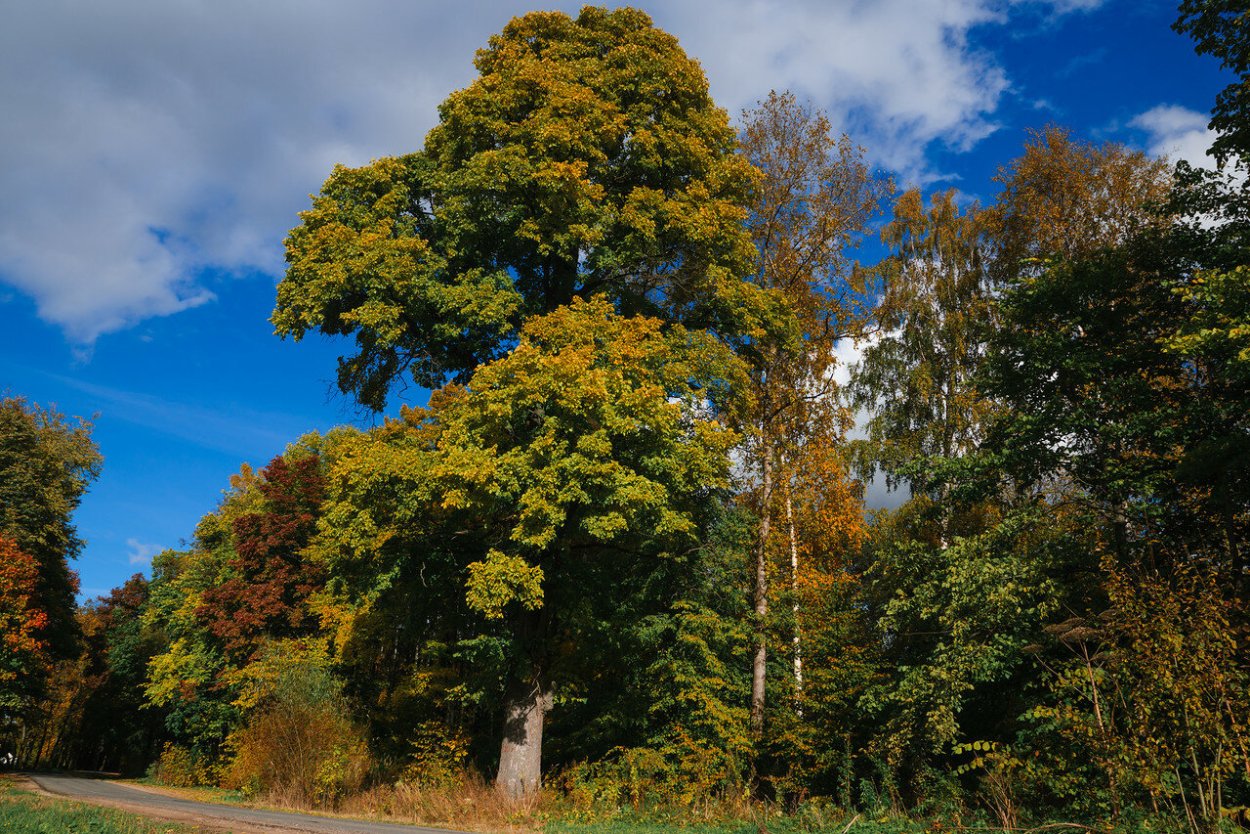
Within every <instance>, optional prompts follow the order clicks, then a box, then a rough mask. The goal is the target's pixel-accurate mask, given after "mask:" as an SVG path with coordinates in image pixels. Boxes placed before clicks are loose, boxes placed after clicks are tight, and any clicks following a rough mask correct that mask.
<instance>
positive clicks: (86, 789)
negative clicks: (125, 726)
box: [28, 774, 455, 834]
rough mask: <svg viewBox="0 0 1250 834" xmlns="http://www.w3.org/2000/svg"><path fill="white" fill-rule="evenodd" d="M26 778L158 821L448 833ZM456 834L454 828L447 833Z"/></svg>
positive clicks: (357, 832) (325, 833)
mask: <svg viewBox="0 0 1250 834" xmlns="http://www.w3.org/2000/svg"><path fill="white" fill-rule="evenodd" d="M28 778H29V779H30V780H31V781H32V782H34V783H35V784H36V785H38V786H39V787H40V788H43V790H45V791H47V792H48V793H52V794H57V795H58V796H64V797H67V798H69V799H76V800H78V801H80V802H87V803H90V804H92V805H108V806H111V807H114V808H121V809H124V810H126V811H130V812H132V813H136V814H143V815H144V816H148V817H157V818H159V819H167V820H177V821H178V822H185V823H191V824H195V825H205V826H210V827H213V828H221V829H226V830H231V831H238V832H273V834H278V832H288V831H306V832H315V834H404V833H405V832H406V834H449V832H448V831H446V830H443V829H438V828H422V827H420V826H417V825H398V824H395V823H387V822H367V821H364V820H347V819H337V818H334V817H319V816H314V815H312V814H293V813H287V812H285V811H262V810H259V809H256V808H238V807H235V806H232V805H214V804H212V803H210V802H196V801H194V800H191V799H182V798H179V797H173V796H167V795H165V794H161V793H154V792H151V791H145V790H142V789H140V788H135V787H131V786H129V785H121V784H118V783H116V782H110V781H108V780H107V779H88V778H84V777H81V776H66V775H61V774H58V775H55V776H53V775H48V774H30V775H28ZM451 834H455V832H451Z"/></svg>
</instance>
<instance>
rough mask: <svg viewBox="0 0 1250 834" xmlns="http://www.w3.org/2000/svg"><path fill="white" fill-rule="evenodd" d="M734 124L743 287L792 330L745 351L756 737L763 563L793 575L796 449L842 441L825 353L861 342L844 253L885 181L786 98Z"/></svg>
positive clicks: (864, 311) (763, 629)
mask: <svg viewBox="0 0 1250 834" xmlns="http://www.w3.org/2000/svg"><path fill="white" fill-rule="evenodd" d="M743 119H744V122H745V128H744V130H743V134H742V138H741V144H742V151H741V152H742V154H743V156H744V157H745V158H746V159H747V160H748V161H750V162H751V164H752V165H754V166H755V167H756V168H758V169H759V171H760V180H759V181H758V183H757V184H756V187H755V190H754V192H753V194H752V201H751V211H750V215H749V217H748V219H747V228H748V229H749V230H750V232H751V237H752V240H753V241H754V243H755V248H756V266H755V271H754V273H753V274H752V280H753V282H754V283H755V284H756V285H757V286H758V287H760V288H762V289H765V290H768V291H769V292H771V293H774V294H776V295H777V296H778V297H779V299H780V300H781V301H782V302H783V303H785V304H786V305H787V306H788V307H789V309H790V310H791V311H792V313H793V317H794V323H795V326H794V330H793V331H791V332H790V333H789V334H786V335H787V336H788V338H783V339H777V338H774V339H772V340H761V341H757V342H755V343H753V344H752V345H750V346H749V348H748V349H747V350H746V351H745V354H746V355H747V356H748V357H749V358H750V360H751V383H752V389H753V392H754V404H755V407H754V409H753V411H752V412H751V413H750V415H749V418H748V419H749V421H750V442H749V444H748V453H749V461H750V464H751V467H752V469H753V471H754V478H755V480H756V483H755V484H754V488H753V495H752V503H753V506H754V508H755V511H756V513H757V515H758V516H759V535H758V540H757V544H756V548H755V565H754V582H753V585H754V609H755V652H754V657H753V660H752V677H751V681H752V683H751V724H752V728H753V730H754V732H755V733H756V734H757V736H758V735H759V734H760V733H761V732H762V731H763V727H764V713H765V686H766V672H767V666H768V645H767V631H768V628H767V626H768V619H769V612H768V606H769V583H770V573H771V572H772V571H773V570H774V568H773V567H772V566H771V562H772V561H773V557H772V556H771V555H770V554H771V553H772V552H774V551H775V550H777V549H778V547H779V545H780V546H781V548H782V549H783V550H784V552H787V553H788V554H789V560H788V561H789V562H790V570H791V575H792V577H793V576H795V575H797V571H798V564H797V562H798V553H799V548H798V542H797V538H796V536H797V533H796V529H795V523H794V510H793V503H794V499H793V485H792V482H793V481H794V480H795V479H796V478H798V477H801V473H800V470H801V469H802V467H803V466H804V457H803V455H802V454H801V452H800V449H801V448H802V447H803V445H804V444H805V443H807V442H809V441H811V440H813V439H816V438H825V437H828V436H833V437H840V436H841V435H842V434H843V432H844V430H845V428H846V424H847V419H848V418H847V415H846V414H845V413H844V412H843V410H842V406H841V404H840V403H839V400H838V398H837V393H836V390H835V388H836V386H835V384H834V382H833V373H832V371H833V367H834V363H835V362H836V354H835V351H834V348H835V346H836V345H837V343H838V341H839V340H841V339H845V338H852V337H854V336H857V335H859V334H860V333H861V331H862V329H863V327H864V326H865V324H866V322H867V321H868V298H867V295H866V292H865V287H864V286H863V284H862V282H861V281H860V280H859V278H860V275H859V273H858V272H857V271H856V270H855V269H854V264H853V263H852V262H851V261H850V259H849V258H848V256H847V250H848V249H849V248H850V247H851V246H853V245H854V244H855V243H856V242H857V241H858V239H859V237H860V236H861V235H862V234H863V232H864V230H865V229H866V227H867V225H868V223H869V222H870V220H871V219H872V218H873V217H874V216H875V214H876V212H877V209H878V203H879V201H880V200H881V198H882V197H883V196H884V194H885V193H886V192H887V191H888V189H889V183H888V181H887V180H886V179H884V178H882V177H880V176H878V175H875V174H874V173H873V172H872V170H871V169H870V168H869V167H868V165H867V164H866V163H865V161H864V158H863V150H862V149H861V148H859V147H857V146H856V145H854V144H853V143H852V142H851V140H850V139H849V138H847V137H846V136H845V135H842V136H836V135H835V134H834V132H833V128H832V125H831V124H830V123H829V119H828V118H827V117H826V116H825V115H824V114H823V113H820V112H818V111H816V110H813V109H812V108H811V107H808V106H805V105H803V104H801V103H800V102H799V101H798V99H797V98H796V97H795V95H794V94H793V93H789V92H785V93H778V92H776V91H774V92H772V93H770V94H769V96H768V98H766V99H765V100H764V101H762V102H760V105H759V107H758V108H757V109H755V110H751V111H748V112H746V113H745V114H744V115H743ZM782 507H784V512H783V513H782V517H781V518H780V519H777V518H776V515H777V512H778V510H779V509H780V508H782ZM778 521H779V522H780V523H777V522H778ZM796 599H797V597H796ZM797 639H798V636H797V632H796V634H795V640H796V641H797ZM793 647H794V652H795V653H794V658H793V660H794V670H795V676H796V679H797V678H799V677H801V675H802V665H801V654H800V648H799V644H798V643H797V642H795V643H794V644H793Z"/></svg>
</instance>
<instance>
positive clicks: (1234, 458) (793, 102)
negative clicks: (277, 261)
mask: <svg viewBox="0 0 1250 834" xmlns="http://www.w3.org/2000/svg"><path fill="white" fill-rule="evenodd" d="M1176 28H1177V30H1178V31H1180V32H1183V33H1186V34H1188V35H1189V36H1191V37H1192V38H1193V39H1194V42H1195V44H1196V47H1197V49H1198V51H1199V52H1201V53H1205V54H1210V55H1213V56H1215V57H1216V58H1218V59H1219V60H1220V61H1221V62H1222V63H1223V65H1224V66H1225V67H1226V68H1228V69H1229V70H1231V72H1232V73H1234V74H1235V76H1236V80H1235V82H1234V83H1232V84H1231V85H1230V86H1229V87H1228V88H1227V89H1225V90H1224V91H1223V92H1222V93H1221V94H1220V95H1219V97H1218V99H1217V100H1216V102H1215V103H1214V110H1213V121H1212V127H1213V129H1214V130H1215V131H1216V132H1217V134H1218V139H1217V141H1216V143H1215V145H1214V148H1213V154H1214V158H1215V160H1216V161H1217V162H1218V165H1217V166H1213V167H1214V170H1203V169H1197V168H1193V167H1190V166H1188V165H1186V164H1185V163H1180V164H1177V165H1175V166H1172V165H1171V164H1170V163H1168V162H1166V161H1162V160H1155V159H1152V158H1149V157H1147V156H1145V155H1143V154H1142V153H1140V152H1137V151H1134V150H1132V149H1129V148H1127V147H1123V146H1119V145H1114V144H1101V145H1100V144H1094V143H1091V142H1089V141H1086V140H1084V139H1082V138H1081V137H1078V136H1074V135H1072V134H1071V133H1070V132H1069V131H1066V130H1065V129H1063V128H1061V127H1057V126H1053V125H1052V126H1045V127H1040V128H1039V129H1038V130H1037V131H1036V132H1034V133H1032V134H1031V137H1030V139H1029V141H1028V142H1027V144H1026V145H1025V146H1024V147H1023V148H1022V149H1021V150H1020V153H1019V156H1018V157H1017V158H1016V159H1015V161H1014V162H1012V163H1010V164H1009V165H1007V166H1005V167H1004V168H1002V169H1001V170H1000V172H999V174H998V176H997V184H998V188H999V191H998V194H997V197H996V198H995V199H994V201H993V202H992V203H989V204H987V205H978V204H974V203H969V202H967V201H966V200H964V199H962V198H961V197H960V195H959V194H958V193H956V192H954V191H942V192H938V193H933V194H924V193H922V192H921V191H919V190H904V191H898V190H896V189H895V185H894V183H893V182H891V181H889V180H888V179H887V178H885V177H883V176H882V175H880V174H879V173H877V172H875V171H874V170H873V169H872V167H871V166H870V165H869V164H868V162H867V161H866V155H865V151H864V150H863V149H862V148H860V147H858V146H857V145H856V144H855V143H854V142H853V141H851V140H850V139H848V138H847V137H846V136H841V135H838V134H836V133H835V132H834V131H833V130H832V128H831V125H830V123H829V121H828V120H827V119H826V118H825V116H823V115H822V114H821V113H820V112H819V111H817V110H815V109H813V108H811V107H809V106H807V105H805V104H804V103H803V102H801V101H800V100H799V99H798V98H797V97H796V96H794V95H791V94H789V93H774V94H772V95H770V96H769V97H768V98H767V99H765V100H764V101H762V102H761V103H760V104H759V106H758V108H756V109H754V110H752V111H749V112H747V113H744V114H742V117H741V119H740V120H739V121H738V123H737V126H734V125H732V124H731V122H730V119H729V116H728V114H727V113H726V112H725V111H724V110H722V109H720V108H718V107H717V106H716V105H715V103H714V102H713V101H712V100H711V98H710V96H709V93H708V85H707V81H706V79H705V77H704V75H703V72H702V70H701V69H700V67H699V65H698V64H697V63H696V62H695V61H693V60H692V59H691V58H689V57H687V55H686V54H685V53H684V52H683V51H682V49H681V48H680V46H679V45H678V43H677V41H676V39H674V38H673V37H672V36H670V35H668V34H666V33H664V32H662V31H660V30H658V29H656V28H654V27H653V25H652V24H651V21H650V20H649V19H648V18H647V16H646V15H644V14H643V13H641V12H638V11H635V10H631V9H620V10H616V11H610V12H609V11H606V10H602V9H594V8H587V9H585V10H583V11H582V12H581V14H580V15H579V16H578V17H577V18H570V17H568V16H566V15H564V14H560V13H534V14H529V15H526V16H524V17H520V18H517V19H515V20H513V21H512V22H510V23H509V24H508V25H507V26H506V27H505V28H504V30H503V31H502V32H501V33H500V34H498V35H497V36H495V37H494V38H492V39H491V41H490V43H489V45H488V46H487V47H486V48H484V49H483V50H481V51H480V52H479V53H478V55H477V58H476V67H477V70H478V76H477V78H476V80H475V81H473V83H472V84H470V86H468V87H466V88H465V89H462V90H460V91H458V92H455V93H453V94H452V95H451V96H450V97H448V98H447V100H446V101H445V102H444V103H443V104H442V106H441V107H440V108H439V122H438V125H437V126H436V127H435V128H434V129H433V130H431V131H430V133H429V134H428V135H427V137H426V139H425V142H424V145H423V147H422V148H421V149H419V150H416V151H413V152H412V153H410V154H407V155H404V156H397V157H388V158H383V159H378V160H375V161H374V162H372V163H371V164H369V165H366V166H364V167H360V168H347V167H341V166H340V167H337V168H336V169H335V170H334V171H333V172H332V173H331V174H330V177H329V179H328V180H327V181H326V183H325V185H324V187H323V189H322V190H321V193H320V194H319V195H318V196H316V197H315V198H314V200H313V202H312V205H311V207H310V208H309V209H308V210H307V211H306V212H304V213H303V214H302V215H301V217H300V220H299V225H298V226H296V228H294V229H293V230H292V231H291V232H290V234H289V236H288V238H287V241H286V251H287V264H288V268H287V271H286V274H285V276H284V278H283V279H282V281H281V283H280V284H279V285H278V288H277V303H276V308H275V310H274V312H273V317H272V321H273V324H274V326H275V328H276V331H277V333H278V335H280V336H283V337H290V338H291V339H293V340H296V341H298V340H299V339H301V338H303V337H305V336H308V335H311V334H327V335H330V336H339V337H346V339H347V340H346V341H344V344H350V345H352V347H351V348H350V350H349V351H348V352H345V355H344V356H343V357H342V358H341V359H340V360H339V366H338V383H339V387H340V388H341V390H342V392H343V394H344V395H345V396H347V397H351V398H354V399H355V400H356V401H357V402H358V403H359V404H361V405H362V406H363V407H364V408H367V409H372V410H374V411H377V412H387V409H388V406H389V405H390V404H393V403H394V402H395V401H396V394H397V393H398V392H400V391H402V389H404V388H405V387H406V386H407V387H408V388H409V389H412V388H428V389H430V390H431V391H432V394H431V395H430V398H429V402H428V405H426V406H425V407H421V408H410V407H404V408H402V409H400V411H399V412H398V414H396V413H393V412H392V413H388V414H387V416H386V417H385V419H384V420H382V421H381V422H379V423H378V424H377V425H376V427H375V428H372V429H369V430H362V429H356V428H350V427H344V428H340V429H336V430H334V431H331V432H329V433H327V434H324V435H319V434H309V435H306V436H304V437H300V438H292V442H291V444H290V446H289V448H288V449H287V450H286V452H285V453H284V454H282V455H280V456H278V457H275V458H274V459H273V460H272V461H270V462H268V463H267V464H266V465H264V466H263V467H262V468H259V469H255V468H252V467H250V466H248V465H246V464H244V465H243V466H242V468H241V469H240V471H239V473H238V474H237V475H236V476H235V477H234V478H233V479H232V480H231V482H230V484H229V488H228V489H227V490H226V492H225V497H224V498H223V500H222V501H221V503H220V505H219V506H217V507H216V508H213V509H212V510H211V511H210V512H208V513H207V514H206V515H205V516H204V517H203V519H202V520H201V521H200V523H199V525H198V526H197V527H196V529H195V530H194V533H193V535H192V536H191V537H190V538H189V540H188V543H187V544H186V546H185V548H184V549H182V550H177V551H166V552H164V553H162V554H160V555H159V556H158V557H157V558H156V559H155V561H154V563H153V567H152V573H151V576H150V578H147V577H144V576H142V575H136V576H135V577H133V578H132V579H131V580H129V581H128V582H127V583H126V584H125V585H123V586H122V587H120V588H117V589H115V590H114V591H113V592H112V593H111V594H109V595H108V596H106V597H101V598H99V599H96V600H93V601H90V602H86V603H84V604H81V605H78V606H77V607H75V603H74V595H75V592H76V580H75V578H74V575H73V573H72V571H71V570H70V568H69V566H68V564H69V563H68V562H67V560H69V559H72V558H73V557H74V556H75V555H76V553H77V552H78V551H79V549H80V547H81V542H80V541H79V539H78V537H77V535H76V532H75V528H74V525H73V523H72V512H73V510H74V508H75V507H76V506H77V504H78V502H79V500H80V499H81V497H82V495H83V494H84V491H85V490H86V489H87V488H88V487H89V485H90V483H91V481H92V479H93V478H94V477H95V476H96V474H97V473H98V471H99V467H100V457H99V454H98V452H97V450H96V448H95V446H94V445H93V443H92V441H91V438H90V426H89V425H88V424H86V423H82V422H77V421H73V420H70V419H67V418H66V417H64V416H62V415H60V414H59V413H57V412H56V411H55V410H52V409H47V408H42V407H40V406H38V405H35V404H33V403H30V402H27V401H26V400H24V399H21V398H19V397H11V398H9V399H6V400H3V401H2V402H0V473H2V474H0V621H2V622H3V630H2V637H3V642H0V753H3V754H6V755H7V757H8V760H9V761H11V762H15V763H16V764H17V765H19V766H21V767H25V768H49V767H53V768H83V769H92V770H108V771H121V772H126V773H135V774H138V773H143V772H145V771H150V772H151V773H152V774H153V775H154V776H155V777H156V778H159V779H161V780H163V781H165V782H167V783H170V784H183V785H195V784H219V785H223V786H227V787H233V788H236V789H239V790H241V791H243V792H245V793H246V794H248V795H251V796H270V797H284V798H286V799H287V800H288V801H292V802H296V803H302V804H305V805H322V806H332V805H334V804H336V803H339V802H341V801H343V800H344V798H346V797H350V796H355V795H359V794H361V792H363V791H369V790H380V789H381V788H383V787H385V786H395V785H402V784H421V785H428V786H432V787H433V788H442V789H446V790H453V791H454V790H455V789H456V786H457V785H463V784H465V783H466V780H472V779H475V778H477V779H481V778H486V779H490V780H493V781H494V783H495V785H496V786H497V789H498V791H499V792H500V793H501V794H502V795H504V796H507V797H511V798H512V799H513V800H515V801H517V802H525V801H532V800H533V799H534V797H535V796H536V795H538V794H539V793H540V792H541V793H542V794H543V795H544V796H550V797H554V798H553V799H552V801H554V802H558V803H563V804H562V805H560V807H563V808H566V809H572V810H571V811H570V813H572V812H575V811H581V812H590V811H592V810H594V809H599V810H598V811H596V812H597V813H604V814H608V813H614V812H615V811H613V810H612V809H620V812H622V813H624V812H630V813H646V812H648V811H650V810H655V809H668V810H669V811H670V812H671V811H673V809H678V810H681V811H682V813H685V814H687V815H688V818H689V819H692V820H693V819H698V818H703V817H707V816H708V815H712V814H715V813H718V811H717V809H718V808H721V807H724V805H723V803H730V802H738V803H741V802H743V801H746V802H748V803H753V804H756V805H758V806H760V807H768V808H772V809H775V811H776V812H777V813H786V814H802V813H807V812H810V809H820V808H833V809H840V810H842V811H844V812H845V813H846V814H848V815H849V814H851V813H852V812H854V813H858V814H862V815H865V816H866V817H869V818H884V817H891V816H896V817H900V818H901V817H910V818H912V819H917V820H926V819H934V820H936V819H945V820H953V821H955V823H959V821H961V820H962V821H964V822H968V821H971V820H980V821H981V823H982V824H986V825H991V826H994V827H998V828H1002V829H1013V830H1014V829H1022V828H1027V827H1029V826H1040V825H1042V824H1044V823H1046V822H1047V821H1063V822H1070V823H1071V824H1072V825H1074V826H1076V827H1081V826H1091V827H1095V828H1099V829H1100V830H1104V829H1109V828H1113V827H1117V826H1118V827H1119V828H1120V829H1121V830H1139V829H1140V828H1142V827H1144V828H1149V829H1150V830H1173V829H1175V830H1191V831H1195V832H1197V831H1208V830H1213V829H1215V828H1218V827H1219V826H1220V825H1223V824H1230V823H1231V821H1232V820H1234V819H1235V818H1236V817H1237V814H1238V813H1240V814H1241V816H1242V818H1243V820H1244V818H1245V810H1244V807H1245V806H1246V805H1248V804H1250V181H1248V180H1247V176H1246V173H1247V171H1246V168H1247V164H1246V162H1245V161H1244V160H1250V13H1247V12H1246V11H1244V10H1243V7H1242V4H1240V3H1237V2H1233V1H1232V0H1185V2H1183V3H1182V5H1181V9H1180V16H1179V19H1178V21H1177V23H1176ZM878 232H879V235H880V242H879V243H877V242H875V237H876V235H877V234H878ZM867 252H879V253H880V255H879V256H874V257H872V258H871V261H872V262H871V263H865V261H866V260H869V259H868V258H866V257H865V255H864V253H867ZM851 343H855V344H857V345H859V346H860V349H861V352H862V359H861V361H860V362H859V363H858V364H856V365H854V366H853V367H851V368H849V369H848V368H843V367H841V366H840V365H839V362H838V360H837V356H838V355H839V351H838V350H837V349H838V348H839V347H844V346H845V345H847V344H851ZM848 370H849V372H850V373H849V380H848V379H847V377H846V374H845V372H846V371H848ZM873 479H876V480H877V482H878V483H884V484H886V485H888V487H889V488H890V489H891V490H893V491H894V492H895V495H896V496H897V497H898V498H899V501H898V502H897V503H898V506H897V507H896V508H894V509H889V510H884V509H877V510H873V509H870V508H867V507H866V506H865V502H864V493H865V484H866V483H869V482H870V481H872V480H873ZM744 798H745V800H744ZM718 803H720V804H718ZM1238 809H1241V810H1240V811H1238ZM1222 820H1223V822H1222ZM761 830H762V829H761Z"/></svg>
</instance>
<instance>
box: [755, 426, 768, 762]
mask: <svg viewBox="0 0 1250 834" xmlns="http://www.w3.org/2000/svg"><path fill="white" fill-rule="evenodd" d="M762 445H763V450H762V455H761V457H762V458H763V459H762V461H761V470H762V472H761V484H760V490H761V492H760V538H759V544H758V545H757V546H756V548H755V657H754V660H753V662H752V664H751V732H752V733H754V734H755V737H756V738H759V737H760V736H761V735H762V734H763V732H764V680H765V673H766V671H767V667H768V641H767V636H766V634H765V631H764V628H765V625H766V623H767V620H768V535H769V531H770V527H771V523H772V516H771V513H772V507H771V504H772V495H773V461H772V446H771V444H770V443H768V442H767V439H766V440H765V442H764V443H763V444H762Z"/></svg>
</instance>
